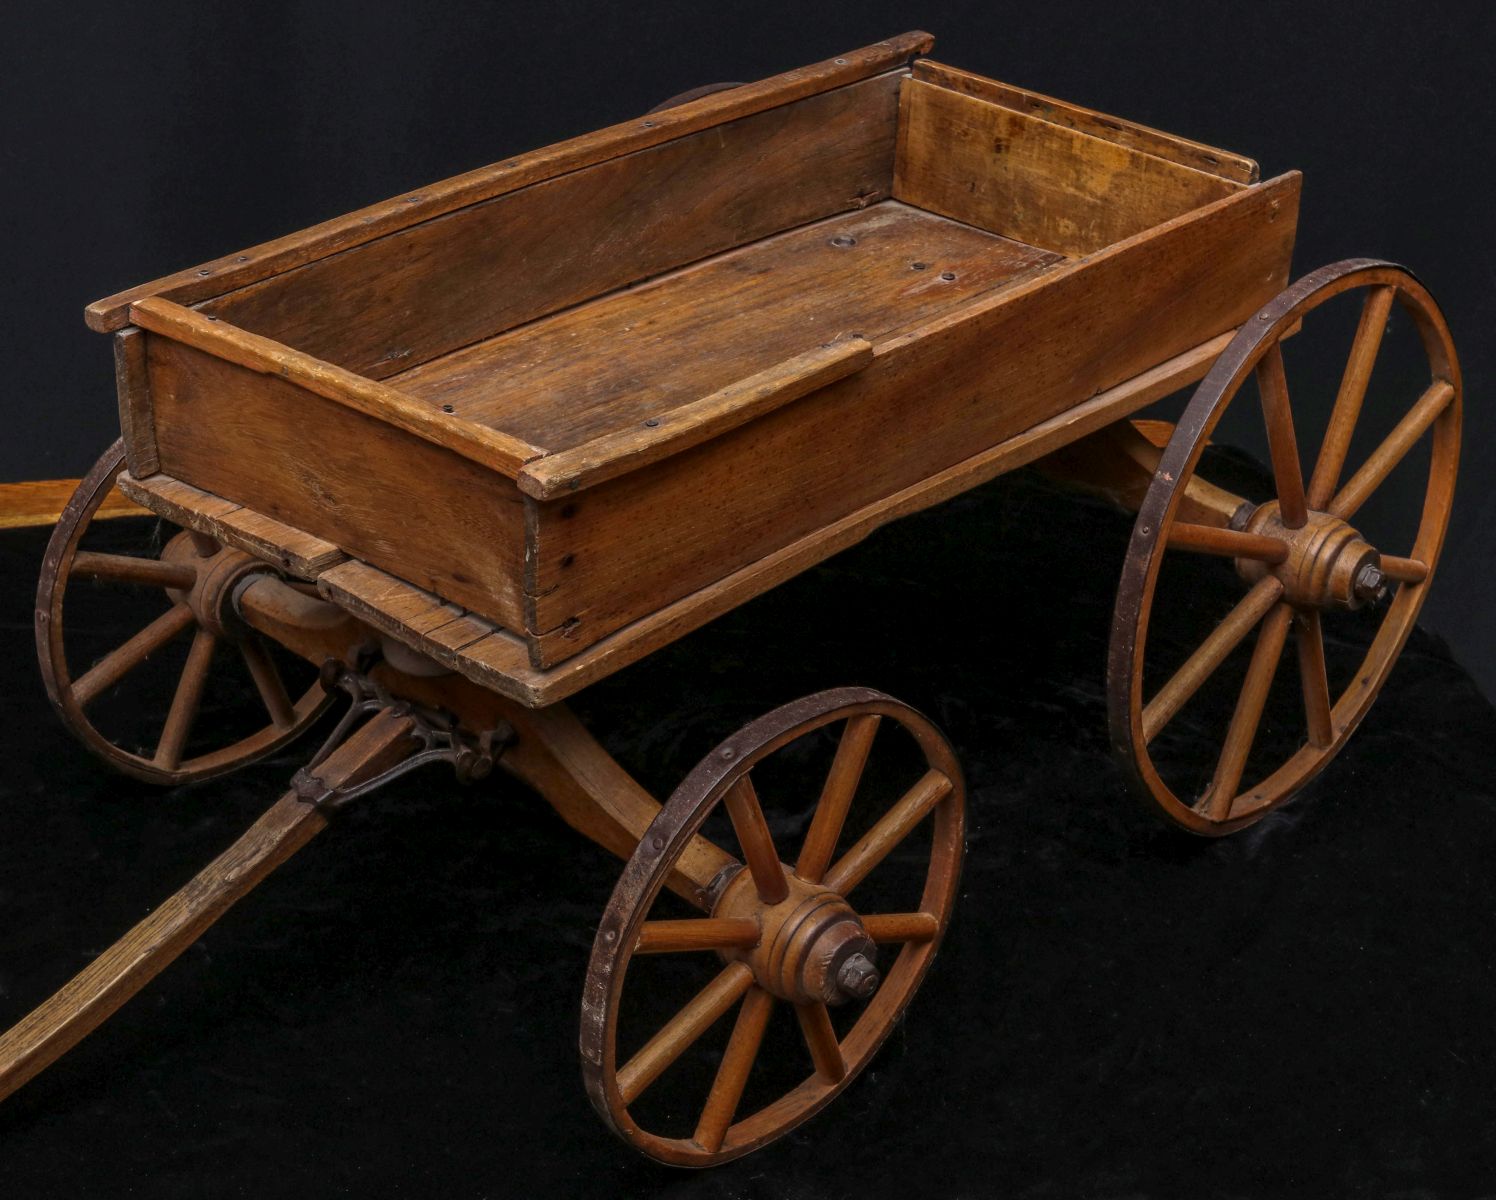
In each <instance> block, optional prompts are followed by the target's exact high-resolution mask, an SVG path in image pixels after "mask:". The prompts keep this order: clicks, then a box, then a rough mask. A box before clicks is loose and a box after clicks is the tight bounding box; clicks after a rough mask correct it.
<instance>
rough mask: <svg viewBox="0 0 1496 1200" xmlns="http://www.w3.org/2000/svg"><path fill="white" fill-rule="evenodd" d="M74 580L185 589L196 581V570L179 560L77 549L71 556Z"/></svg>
mask: <svg viewBox="0 0 1496 1200" xmlns="http://www.w3.org/2000/svg"><path fill="white" fill-rule="evenodd" d="M72 576H73V578H74V579H92V580H98V581H99V582H109V583H138V584H141V585H143V586H145V587H164V588H177V589H179V590H185V589H187V588H190V587H191V586H192V585H193V584H194V583H195V582H197V572H196V571H194V570H193V569H192V568H191V567H187V566H183V565H181V564H179V563H171V562H162V561H161V560H160V559H159V558H134V557H132V556H130V555H128V554H95V553H93V552H91V551H88V550H80V551H79V552H78V554H77V556H76V557H75V558H74V559H73V567H72Z"/></svg>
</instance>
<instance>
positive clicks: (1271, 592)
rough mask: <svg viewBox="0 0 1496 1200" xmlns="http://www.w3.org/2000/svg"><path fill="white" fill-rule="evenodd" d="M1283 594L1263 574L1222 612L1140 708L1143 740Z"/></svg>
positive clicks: (1157, 729) (1277, 584) (1169, 717)
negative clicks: (1177, 668) (1216, 622)
mask: <svg viewBox="0 0 1496 1200" xmlns="http://www.w3.org/2000/svg"><path fill="white" fill-rule="evenodd" d="M1282 595H1283V584H1282V583H1281V582H1279V580H1278V578H1277V577H1276V576H1274V575H1266V576H1264V577H1263V578H1262V579H1260V580H1258V581H1257V582H1256V583H1255V584H1253V585H1252V590H1251V591H1249V592H1248V593H1247V594H1246V595H1245V596H1243V597H1242V599H1241V600H1239V601H1237V604H1236V607H1235V608H1233V609H1232V610H1231V611H1230V612H1229V613H1227V614H1226V618H1225V620H1223V621H1222V622H1221V623H1220V624H1219V625H1217V626H1216V627H1215V628H1214V629H1213V630H1211V633H1210V636H1209V637H1207V638H1206V639H1205V640H1204V641H1203V642H1201V643H1200V648H1199V649H1198V650H1196V651H1195V652H1194V653H1193V654H1191V655H1190V656H1189V658H1188V659H1186V660H1185V663H1184V666H1182V667H1180V668H1179V670H1177V671H1176V672H1174V675H1173V677H1172V678H1170V680H1169V682H1168V683H1166V684H1164V686H1163V687H1161V688H1159V690H1158V692H1157V693H1156V694H1155V695H1154V697H1153V699H1152V700H1150V701H1148V703H1147V704H1146V705H1145V706H1144V708H1143V742H1144V744H1147V743H1148V742H1151V741H1152V740H1153V739H1154V738H1156V737H1157V736H1158V735H1159V734H1160V733H1161V732H1162V731H1163V728H1164V726H1165V725H1167V724H1168V723H1169V722H1170V721H1171V720H1173V719H1174V714H1175V713H1177V712H1178V711H1179V710H1180V709H1181V708H1183V707H1184V706H1185V703H1186V702H1187V701H1188V700H1189V698H1190V697H1191V696H1193V695H1194V694H1195V693H1196V692H1198V691H1199V690H1200V687H1201V685H1202V684H1204V682H1205V681H1206V680H1207V679H1209V678H1210V677H1211V675H1213V674H1214V673H1215V670H1216V668H1217V667H1219V666H1220V665H1221V663H1222V662H1224V661H1225V659H1226V656H1227V655H1228V654H1230V653H1231V652H1232V651H1233V650H1235V649H1236V648H1237V646H1239V645H1241V640H1242V638H1244V637H1246V636H1247V634H1249V633H1251V632H1252V630H1253V628H1254V627H1255V626H1256V624H1257V622H1258V621H1260V620H1262V618H1263V617H1265V616H1266V615H1267V612H1268V610H1269V609H1270V608H1272V606H1273V605H1274V604H1276V603H1277V602H1278V599H1279V597H1281V596H1282Z"/></svg>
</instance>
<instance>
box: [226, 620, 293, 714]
mask: <svg viewBox="0 0 1496 1200" xmlns="http://www.w3.org/2000/svg"><path fill="white" fill-rule="evenodd" d="M239 653H240V654H242V655H243V656H244V663H245V665H246V666H247V667H248V668H249V674H250V678H252V679H253V680H254V681H255V690H256V691H258V692H259V693H260V700H261V702H262V703H263V704H264V705H265V711H266V712H267V713H269V714H270V719H271V721H273V722H274V723H275V725H276V727H277V728H279V729H289V728H290V727H291V726H292V725H293V724H295V722H296V706H295V705H294V704H293V703H292V701H291V697H290V696H289V695H288V694H287V693H286V685H285V683H283V682H282V681H281V674H280V669H279V668H278V667H277V666H276V665H275V660H274V659H273V658H271V657H270V652H269V651H268V650H266V649H265V644H264V643H263V642H261V641H260V640H259V639H258V638H256V637H254V636H250V637H246V638H245V639H244V640H243V641H242V642H240V643H239Z"/></svg>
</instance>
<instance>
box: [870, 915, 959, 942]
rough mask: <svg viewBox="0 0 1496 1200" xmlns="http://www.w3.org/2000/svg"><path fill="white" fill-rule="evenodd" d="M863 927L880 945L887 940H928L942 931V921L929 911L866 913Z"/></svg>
mask: <svg viewBox="0 0 1496 1200" xmlns="http://www.w3.org/2000/svg"><path fill="white" fill-rule="evenodd" d="M859 919H860V920H861V921H862V927H863V928H864V929H865V930H867V935H868V937H870V938H872V939H873V941H875V942H877V943H878V944H879V945H883V944H885V943H887V942H928V941H932V940H934V937H935V935H936V934H937V933H939V932H940V922H939V921H937V920H936V919H935V917H934V916H933V915H931V914H930V913H927V912H910V913H865V914H863V916H862V917H861V918H859Z"/></svg>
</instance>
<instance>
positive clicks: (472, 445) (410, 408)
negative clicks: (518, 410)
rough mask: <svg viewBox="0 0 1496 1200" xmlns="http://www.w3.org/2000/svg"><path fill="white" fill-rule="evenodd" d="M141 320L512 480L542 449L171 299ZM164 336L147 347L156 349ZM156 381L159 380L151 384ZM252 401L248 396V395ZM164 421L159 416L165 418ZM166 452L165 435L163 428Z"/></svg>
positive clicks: (154, 303)
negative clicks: (435, 407)
mask: <svg viewBox="0 0 1496 1200" xmlns="http://www.w3.org/2000/svg"><path fill="white" fill-rule="evenodd" d="M131 313H132V316H133V319H134V321H135V323H136V324H137V325H140V326H141V327H142V328H145V329H149V330H151V331H152V332H154V333H159V334H162V335H164V336H165V337H168V338H170V339H171V340H172V341H175V342H180V343H182V344H183V345H186V346H191V347H192V348H193V349H195V350H200V351H203V352H205V353H207V354H211V355H213V356H214V357H215V358H220V359H222V360H223V361H224V362H228V363H233V364H234V365H235V366H239V367H244V368H246V369H248V370H250V371H254V372H256V373H258V374H261V375H268V376H272V377H274V378H275V379H277V380H285V381H286V382H289V383H292V384H294V385H296V386H297V387H299V388H302V389H304V390H305V391H307V392H310V393H312V394H313V395H317V396H321V397H323V398H324V399H327V400H332V401H334V402H335V403H337V404H340V405H343V406H344V407H345V408H349V409H352V410H353V411H355V412H359V413H363V414H364V415H366V416H370V417H376V418H378V419H379V420H380V421H383V422H384V423H386V424H388V425H392V426H394V427H395V428H397V429H403V430H405V431H406V432H408V433H413V434H415V435H416V436H417V437H419V438H423V439H424V440H426V441H428V442H431V443H433V444H435V445H438V446H444V447H447V448H449V449H451V450H453V451H455V452H456V453H458V454H461V455H462V456H463V457H465V458H469V459H471V460H472V461H473V462H476V463H481V464H483V465H484V466H486V467H490V468H492V469H493V470H495V471H498V472H500V473H501V474H504V475H507V476H509V477H510V478H511V479H512V478H514V477H515V476H516V475H518V474H519V469H520V467H522V466H523V465H524V464H525V463H526V462H528V461H529V460H530V459H532V458H536V457H538V456H539V455H540V453H541V451H540V450H538V449H537V448H536V447H534V446H530V445H527V444H525V443H524V442H522V441H520V440H519V439H517V438H514V437H512V436H510V435H509V434H506V433H502V432H500V431H499V430H495V429H487V428H484V427H482V426H478V425H474V424H472V423H471V422H469V421H462V420H458V419H456V418H454V417H451V416H448V415H447V414H446V413H443V412H439V411H437V410H436V409H434V408H431V407H429V406H427V405H424V404H420V403H418V402H417V401H414V400H412V399H411V398H410V397H409V396H406V395H403V394H401V393H400V392H398V391H396V390H395V389H394V388H392V387H387V386H385V385H384V384H382V383H378V382H376V381H374V380H370V379H365V378H363V377H362V376H359V375H355V374H353V373H352V372H351V371H345V370H343V369H342V368H341V367H335V366H332V365H330V364H328V363H324V362H320V361H318V360H317V359H315V358H312V357H311V356H310V355H307V354H303V353H301V352H300V351H299V350H292V349H290V348H288V347H286V346H282V345H281V344H279V343H278V342H274V341H272V340H271V339H269V338H265V337H260V336H259V335H258V334H253V333H249V332H247V331H245V330H243V329H237V328H235V327H234V326H232V325H230V324H228V323H227V322H225V321H220V320H216V319H215V318H213V317H211V316H204V315H203V314H201V313H198V312H194V311H193V310H192V309H190V308H183V307H182V306H181V305H180V304H174V303H172V302H171V301H170V300H161V299H155V298H151V299H145V300H141V301H139V302H138V303H136V304H135V305H133V306H132V307H131ZM156 344H157V339H153V340H152V342H151V344H150V346H148V347H147V350H148V353H149V352H154V350H155V349H156ZM152 382H153V384H154V380H153V381H152ZM246 399H248V397H246ZM158 419H159V417H158ZM157 443H158V446H157V448H158V452H159V443H160V433H159V431H158V433H157Z"/></svg>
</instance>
